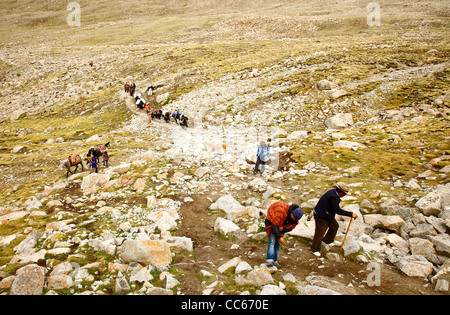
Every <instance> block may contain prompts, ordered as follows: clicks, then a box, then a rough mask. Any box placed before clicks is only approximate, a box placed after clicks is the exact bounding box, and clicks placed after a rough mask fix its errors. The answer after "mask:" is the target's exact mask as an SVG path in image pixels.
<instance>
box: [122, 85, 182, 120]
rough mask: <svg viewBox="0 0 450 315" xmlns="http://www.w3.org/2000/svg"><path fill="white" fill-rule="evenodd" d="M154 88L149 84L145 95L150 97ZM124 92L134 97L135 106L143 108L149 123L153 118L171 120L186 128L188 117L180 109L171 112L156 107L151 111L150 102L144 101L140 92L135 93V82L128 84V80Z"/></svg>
mask: <svg viewBox="0 0 450 315" xmlns="http://www.w3.org/2000/svg"><path fill="white" fill-rule="evenodd" d="M155 90H156V88H155V87H154V86H152V85H151V86H149V87H148V88H147V95H148V96H149V97H150V96H152V95H153V91H155ZM125 92H127V93H130V96H132V97H134V99H135V101H136V106H137V108H138V109H145V110H146V112H147V116H148V122H149V123H151V121H152V120H153V119H159V120H161V119H164V121H165V122H166V123H168V122H170V121H171V120H173V121H174V122H175V123H176V124H177V125H179V126H181V127H182V128H188V127H189V126H188V121H189V118H188V117H187V116H186V115H183V114H182V113H181V111H180V110H175V111H173V112H171V111H167V110H161V109H158V110H156V111H152V110H151V108H150V104H149V103H147V102H146V101H145V99H144V98H143V97H142V94H141V93H136V84H135V83H133V84H130V83H129V82H126V83H125Z"/></svg>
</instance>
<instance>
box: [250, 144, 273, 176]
mask: <svg viewBox="0 0 450 315" xmlns="http://www.w3.org/2000/svg"><path fill="white" fill-rule="evenodd" d="M269 154H270V153H269V146H268V145H267V144H266V143H265V142H264V141H261V142H260V143H259V146H258V151H257V152H256V165H255V169H254V171H253V173H255V174H256V173H258V171H259V165H260V164H262V166H261V174H263V173H264V171H265V168H266V162H267V161H269Z"/></svg>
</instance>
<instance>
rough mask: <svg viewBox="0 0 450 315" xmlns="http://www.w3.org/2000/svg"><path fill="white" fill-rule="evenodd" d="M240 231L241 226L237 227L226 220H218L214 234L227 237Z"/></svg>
mask: <svg viewBox="0 0 450 315" xmlns="http://www.w3.org/2000/svg"><path fill="white" fill-rule="evenodd" d="M239 230H240V228H239V226H237V225H236V224H235V223H234V222H232V221H230V220H227V219H224V218H217V220H216V222H215V223H214V232H219V233H220V234H222V235H227V234H229V233H233V232H236V231H239Z"/></svg>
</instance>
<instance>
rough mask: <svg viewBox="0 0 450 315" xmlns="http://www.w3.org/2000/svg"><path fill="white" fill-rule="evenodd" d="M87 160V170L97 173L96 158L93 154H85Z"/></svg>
mask: <svg viewBox="0 0 450 315" xmlns="http://www.w3.org/2000/svg"><path fill="white" fill-rule="evenodd" d="M87 161H88V165H89V172H90V173H91V174H92V173H94V172H95V173H98V167H97V158H96V157H95V155H90V156H89V155H87Z"/></svg>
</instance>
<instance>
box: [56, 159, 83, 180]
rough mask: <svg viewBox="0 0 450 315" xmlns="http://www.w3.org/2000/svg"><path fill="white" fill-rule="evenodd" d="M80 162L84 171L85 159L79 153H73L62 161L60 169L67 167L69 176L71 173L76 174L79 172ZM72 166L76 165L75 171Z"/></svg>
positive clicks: (67, 175)
mask: <svg viewBox="0 0 450 315" xmlns="http://www.w3.org/2000/svg"><path fill="white" fill-rule="evenodd" d="M80 164H81V171H82V172H83V171H84V166H83V159H82V158H81V156H80V155H79V154H72V155H70V156H69V157H68V158H67V159H65V160H62V161H61V164H60V165H59V168H60V170H63V169H64V167H65V168H66V169H67V173H66V177H69V173H71V174H75V173H76V172H77V169H78V165H80ZM72 166H75V170H74V171H73V172H72V171H71V170H70V168H71V167H72Z"/></svg>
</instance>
